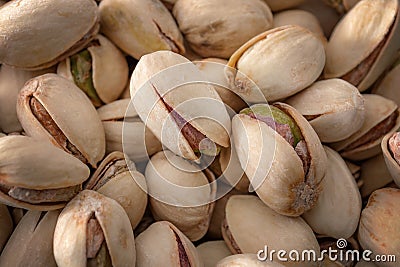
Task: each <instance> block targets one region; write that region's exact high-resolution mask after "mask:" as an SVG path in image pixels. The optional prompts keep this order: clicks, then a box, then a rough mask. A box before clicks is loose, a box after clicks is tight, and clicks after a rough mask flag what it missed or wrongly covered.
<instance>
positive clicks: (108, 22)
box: [99, 0, 185, 59]
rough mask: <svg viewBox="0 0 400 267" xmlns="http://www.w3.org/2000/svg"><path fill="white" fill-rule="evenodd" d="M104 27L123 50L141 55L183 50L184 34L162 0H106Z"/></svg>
mask: <svg viewBox="0 0 400 267" xmlns="http://www.w3.org/2000/svg"><path fill="white" fill-rule="evenodd" d="M99 10H100V20H101V30H102V32H103V33H104V34H105V35H106V36H107V37H108V38H109V39H110V40H111V41H113V43H115V44H116V45H117V46H118V47H119V48H121V49H122V50H123V51H124V52H126V53H127V54H129V55H131V56H132V57H134V58H136V59H139V58H140V57H141V56H143V55H145V54H148V53H152V52H155V51H158V50H171V51H173V52H176V53H180V54H183V53H184V52H185V48H184V46H183V38H182V35H181V33H180V32H179V29H178V26H177V25H176V23H175V21H174V18H173V17H172V15H171V14H170V12H169V11H168V9H167V8H166V7H165V6H164V5H163V4H162V3H161V1H159V0H152V1H147V0H103V1H101V3H100V5H99Z"/></svg>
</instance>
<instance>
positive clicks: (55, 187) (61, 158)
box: [0, 136, 89, 210]
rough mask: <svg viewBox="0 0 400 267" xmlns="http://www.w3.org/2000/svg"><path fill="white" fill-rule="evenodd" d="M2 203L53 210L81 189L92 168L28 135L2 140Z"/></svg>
mask: <svg viewBox="0 0 400 267" xmlns="http://www.w3.org/2000/svg"><path fill="white" fill-rule="evenodd" d="M0 173H1V175H0V201H1V202H2V203H5V204H7V205H10V206H15V207H20V208H25V209H34V210H54V209H59V208H62V207H63V206H64V205H65V204H66V202H68V201H69V200H70V199H72V198H73V197H74V196H75V195H76V194H77V193H78V192H79V191H80V190H81V189H82V183H83V182H84V181H85V180H86V179H87V178H88V177H89V168H88V167H87V166H86V165H84V164H83V163H82V162H80V161H79V160H78V159H76V158H75V157H73V156H71V155H70V154H68V153H65V152H64V151H62V150H61V149H58V148H56V147H54V146H52V145H50V144H49V143H48V142H43V141H38V140H35V139H33V138H31V137H26V136H7V137H3V138H0Z"/></svg>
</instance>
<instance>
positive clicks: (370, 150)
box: [329, 94, 400, 160]
mask: <svg viewBox="0 0 400 267" xmlns="http://www.w3.org/2000/svg"><path fill="white" fill-rule="evenodd" d="M363 97H364V107H365V119H364V123H363V125H362V126H361V128H360V129H359V130H358V131H357V132H355V133H354V134H352V135H351V136H350V137H349V138H347V139H345V140H343V141H339V142H335V143H331V144H329V146H330V147H332V148H333V149H335V150H336V151H338V152H339V153H340V155H341V156H342V157H344V158H346V159H350V160H364V159H368V158H371V157H373V156H376V155H378V154H379V153H381V152H382V150H381V146H380V145H381V141H382V139H383V137H384V136H385V135H386V134H387V133H394V132H395V131H396V130H397V129H398V128H399V126H400V116H399V109H398V106H397V105H396V103H395V102H393V101H392V100H389V99H387V98H384V97H382V96H379V95H374V94H363Z"/></svg>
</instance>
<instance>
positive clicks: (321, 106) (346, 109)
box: [285, 79, 365, 143]
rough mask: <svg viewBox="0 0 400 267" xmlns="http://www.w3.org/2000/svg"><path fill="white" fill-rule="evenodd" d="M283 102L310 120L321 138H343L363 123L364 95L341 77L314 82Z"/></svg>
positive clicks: (331, 139) (335, 140)
mask: <svg viewBox="0 0 400 267" xmlns="http://www.w3.org/2000/svg"><path fill="white" fill-rule="evenodd" d="M285 102H287V103H288V104H289V105H291V106H292V107H294V108H295V109H297V110H298V111H299V112H300V113H301V114H302V115H303V116H304V117H305V118H306V119H307V120H308V121H309V122H310V124H311V126H312V127H313V128H314V130H315V131H316V132H317V134H318V136H319V138H320V139H321V141H322V142H328V143H329V142H337V141H340V140H343V139H346V138H348V137H350V136H351V135H352V134H354V133H355V132H356V131H358V130H359V129H360V128H361V126H362V125H363V123H364V116H365V110H364V98H363V97H362V95H361V94H360V93H359V91H358V90H357V88H356V87H354V86H353V85H351V84H350V83H348V82H346V81H344V80H340V79H330V80H324V81H319V82H316V83H314V84H313V85H311V86H310V87H309V88H307V89H306V90H304V91H302V92H300V93H298V94H296V95H295V96H293V97H291V98H289V99H287V100H285Z"/></svg>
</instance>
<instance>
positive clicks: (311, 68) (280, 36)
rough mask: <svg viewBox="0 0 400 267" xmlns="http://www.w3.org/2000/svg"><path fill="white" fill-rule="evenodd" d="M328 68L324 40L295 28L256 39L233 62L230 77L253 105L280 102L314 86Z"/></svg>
mask: <svg viewBox="0 0 400 267" xmlns="http://www.w3.org/2000/svg"><path fill="white" fill-rule="evenodd" d="M324 65H325V50H324V45H323V43H322V41H321V40H320V39H319V38H318V37H317V36H316V35H314V34H313V33H311V32H310V31H308V30H306V29H304V28H302V27H300V26H295V25H289V26H282V27H279V28H274V29H272V30H269V31H266V32H264V33H261V34H259V35H258V36H256V37H254V38H252V39H251V40H249V41H248V42H247V43H245V44H244V45H243V46H242V47H240V48H239V49H238V50H237V51H236V52H235V53H234V54H233V55H232V56H231V58H230V59H229V62H228V65H227V66H228V67H227V68H226V76H227V79H228V81H229V84H230V86H231V88H232V90H234V91H235V92H237V93H238V94H239V95H240V96H242V97H243V99H245V100H246V101H249V102H265V99H264V97H265V98H266V99H267V101H270V102H271V101H276V100H280V99H283V98H286V97H289V96H291V95H294V94H296V93H298V92H300V91H301V90H303V89H305V88H306V87H307V86H309V85H311V84H312V83H313V82H314V81H315V80H316V79H317V78H318V77H319V76H320V74H321V72H322V70H323V68H324Z"/></svg>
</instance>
